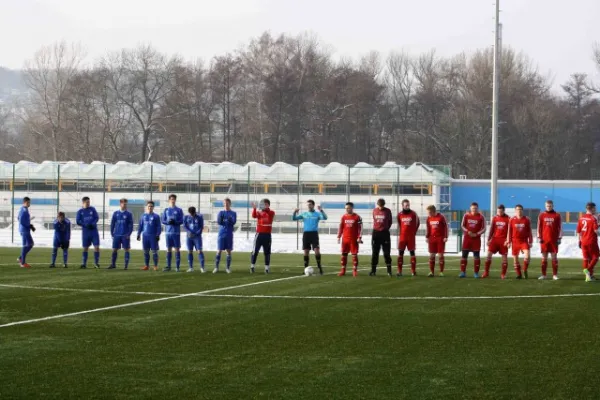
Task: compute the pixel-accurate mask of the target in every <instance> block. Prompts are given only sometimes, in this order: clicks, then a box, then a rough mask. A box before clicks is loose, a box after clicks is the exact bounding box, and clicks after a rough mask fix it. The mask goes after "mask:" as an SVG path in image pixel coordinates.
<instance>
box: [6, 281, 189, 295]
mask: <svg viewBox="0 0 600 400" xmlns="http://www.w3.org/2000/svg"><path fill="white" fill-rule="evenodd" d="M0 287H5V288H14V289H38V290H48V291H57V292H82V293H85V292H87V293H110V294H139V295H153V296H173V295H176V294H178V293H164V292H140V291H133V292H128V291H123V290H104V289H85V288H61V287H48V286H27V285H8V284H0Z"/></svg>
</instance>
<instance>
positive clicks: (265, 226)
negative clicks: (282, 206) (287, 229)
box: [252, 208, 275, 233]
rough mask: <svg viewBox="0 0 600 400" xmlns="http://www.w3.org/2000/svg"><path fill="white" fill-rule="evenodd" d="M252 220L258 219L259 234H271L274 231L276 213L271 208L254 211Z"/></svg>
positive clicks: (254, 209) (257, 229) (257, 228)
mask: <svg viewBox="0 0 600 400" xmlns="http://www.w3.org/2000/svg"><path fill="white" fill-rule="evenodd" d="M252 218H256V232H257V233H271V231H272V230H273V220H274V219H275V211H273V210H271V209H270V208H265V209H264V210H257V209H256V208H253V209H252Z"/></svg>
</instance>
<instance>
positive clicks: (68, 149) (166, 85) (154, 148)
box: [0, 33, 600, 179]
mask: <svg viewBox="0 0 600 400" xmlns="http://www.w3.org/2000/svg"><path fill="white" fill-rule="evenodd" d="M84 54H85V52H84V50H83V49H82V48H81V47H79V46H75V45H68V44H66V43H57V44H54V45H52V46H47V47H43V48H41V49H40V50H39V51H37V52H36V54H35V55H34V56H33V57H32V59H31V60H29V61H28V63H27V65H26V68H25V69H24V71H23V73H22V76H23V80H24V84H25V86H26V87H27V91H26V94H25V95H23V96H20V98H19V99H18V101H17V104H15V105H14V106H13V107H10V108H7V107H4V108H3V111H2V112H1V113H0V136H1V139H2V141H3V142H4V143H5V146H4V147H3V149H1V150H0V159H3V160H5V161H13V162H15V161H18V160H30V161H36V162H40V161H43V160H57V161H69V160H75V161H84V162H91V161H94V160H100V161H106V162H116V161H120V160H125V161H130V162H143V161H156V162H159V161H160V162H169V161H179V162H183V163H193V162H196V161H205V162H220V161H232V162H236V163H245V162H248V161H257V162H261V163H265V164H270V163H274V162H276V161H284V162H287V163H291V164H299V163H302V162H305V161H310V162H313V163H316V164H326V163H330V162H334V161H336V162H340V163H348V164H353V163H357V162H367V163H370V164H383V163H385V162H386V161H395V162H397V163H401V164H410V163H413V162H417V161H419V162H423V163H426V164H431V165H439V164H443V165H446V164H448V165H451V166H452V171H453V175H454V176H455V177H458V176H459V175H467V177H469V178H489V176H490V159H489V154H490V144H491V123H492V115H491V110H492V107H491V106H492V104H491V100H492V70H493V50H492V49H491V48H490V49H483V50H479V51H476V52H474V53H472V54H458V55H456V56H453V57H441V56H439V55H437V54H436V52H435V51H430V52H427V53H423V54H418V55H411V54H408V53H405V52H392V53H391V54H389V55H387V56H385V57H384V56H383V55H381V54H379V53H376V52H372V53H369V54H367V55H365V56H363V57H361V58H360V59H358V60H351V59H336V58H335V56H334V54H332V53H331V52H329V51H327V50H326V47H324V46H323V45H322V44H321V43H320V42H319V40H318V39H317V38H315V37H313V36H308V35H299V36H289V35H280V36H277V37H275V36H273V35H271V34H270V33H264V34H263V35H262V36H260V37H258V38H255V39H252V40H251V41H250V42H249V43H248V44H247V45H246V46H244V47H242V48H240V49H239V50H237V51H235V52H231V53H228V54H226V55H223V56H218V57H214V58H213V59H212V60H210V62H208V63H204V62H202V61H197V62H188V61H185V60H183V59H182V58H181V57H178V56H176V55H169V54H163V53H161V52H159V51H157V50H156V49H155V48H153V47H152V46H151V45H140V46H139V47H137V48H134V49H123V50H121V51H118V52H113V53H109V54H107V55H106V56H105V57H103V58H102V59H100V60H96V61H95V62H93V63H92V64H91V65H87V64H84V60H85V57H84ZM593 55H594V56H595V60H596V63H597V64H598V66H599V67H600V51H598V49H596V50H595V51H594V52H593ZM500 85H501V91H500V103H499V104H500V125H499V164H500V165H499V176H500V178H506V179H589V178H590V177H591V175H592V174H593V173H594V171H597V175H598V176H597V179H600V103H599V101H598V98H597V97H596V94H597V93H598V92H599V90H598V88H597V87H596V86H594V85H593V82H591V81H590V79H588V77H587V76H586V75H585V74H577V73H574V74H573V75H572V76H571V78H570V80H569V81H568V82H565V83H564V84H563V85H561V88H562V90H561V91H560V93H555V92H553V91H552V90H551V85H552V82H551V81H550V79H549V78H548V77H546V76H545V75H543V74H542V73H540V71H539V70H538V69H537V68H536V67H535V66H534V63H533V62H532V60H530V59H529V58H528V57H527V56H526V55H524V54H520V53H517V52H515V51H514V50H512V49H504V50H503V52H502V55H501V77H500ZM9 120H10V121H12V122H13V123H10V124H9V123H8V121H9ZM15 121H16V123H15ZM9 127H10V129H9Z"/></svg>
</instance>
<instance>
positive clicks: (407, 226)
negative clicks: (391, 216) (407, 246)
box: [397, 210, 421, 242]
mask: <svg viewBox="0 0 600 400" xmlns="http://www.w3.org/2000/svg"><path fill="white" fill-rule="evenodd" d="M397 218H398V231H399V236H400V241H401V242H403V241H407V239H408V238H414V237H415V236H417V230H418V229H419V226H420V225H421V221H420V220H419V216H418V215H417V213H416V212H414V211H413V210H409V212H407V213H404V212H402V211H401V212H399V213H398V217H397Z"/></svg>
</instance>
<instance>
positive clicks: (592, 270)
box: [588, 257, 598, 275]
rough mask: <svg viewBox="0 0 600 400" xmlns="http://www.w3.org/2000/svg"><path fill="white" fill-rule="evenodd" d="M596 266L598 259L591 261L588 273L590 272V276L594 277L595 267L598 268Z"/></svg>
mask: <svg viewBox="0 0 600 400" xmlns="http://www.w3.org/2000/svg"><path fill="white" fill-rule="evenodd" d="M596 264H598V257H594V258H592V261H590V264H589V265H588V271H590V275H594V267H596Z"/></svg>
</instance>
